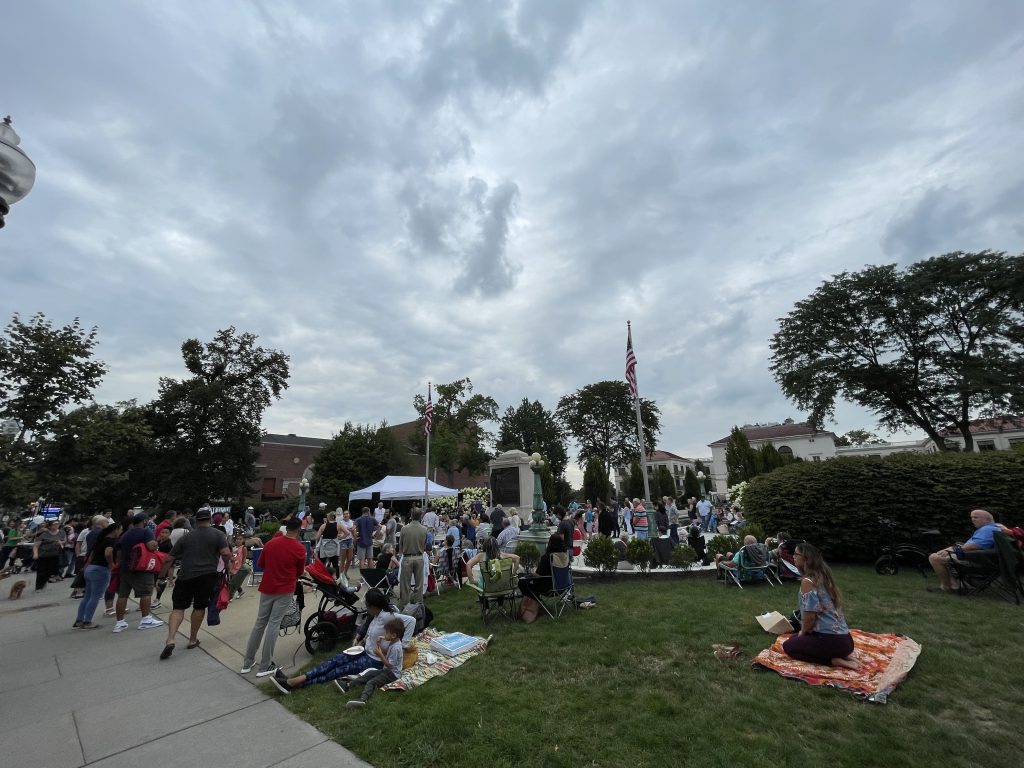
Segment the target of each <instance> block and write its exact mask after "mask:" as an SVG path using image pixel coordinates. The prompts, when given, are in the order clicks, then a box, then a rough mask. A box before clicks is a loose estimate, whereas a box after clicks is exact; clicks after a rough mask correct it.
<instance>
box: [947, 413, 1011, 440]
mask: <svg viewBox="0 0 1024 768" xmlns="http://www.w3.org/2000/svg"><path fill="white" fill-rule="evenodd" d="M969 429H970V430H971V434H972V435H985V434H989V433H993V432H1015V431H1017V430H1020V429H1024V416H994V417H992V418H990V419H975V420H974V421H972V422H970V426H969ZM939 434H940V435H942V436H943V437H957V436H958V435H960V430H959V429H957V428H956V427H954V426H948V427H946V428H945V429H942V430H939Z"/></svg>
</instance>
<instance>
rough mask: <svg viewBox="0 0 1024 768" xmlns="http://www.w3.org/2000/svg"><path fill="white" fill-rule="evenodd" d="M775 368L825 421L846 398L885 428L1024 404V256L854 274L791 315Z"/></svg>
mask: <svg viewBox="0 0 1024 768" xmlns="http://www.w3.org/2000/svg"><path fill="white" fill-rule="evenodd" d="M771 349H772V358H771V367H772V372H773V374H774V375H775V379H776V381H777V382H778V383H779V386H780V387H781V388H782V391H783V392H784V393H785V394H786V396H787V397H789V398H790V399H791V400H793V401H794V402H795V403H796V404H797V405H799V406H800V407H801V408H806V409H809V411H810V419H809V420H810V422H811V423H812V424H814V425H816V426H818V427H820V426H821V425H822V424H823V422H824V420H825V419H826V418H827V417H829V416H831V415H832V414H833V412H834V408H835V401H836V399H837V398H839V397H842V398H844V399H847V400H849V401H851V402H854V403H857V404H858V405H861V406H863V407H865V408H868V409H869V410H871V411H873V412H874V413H875V414H876V415H877V416H878V423H879V425H880V426H881V427H883V428H885V429H887V430H889V431H896V430H899V429H903V428H914V427H916V428H919V429H922V430H924V432H925V433H927V435H928V436H929V437H931V438H932V440H934V441H935V444H936V445H937V446H938V447H939V449H940V450H942V449H944V448H945V447H946V446H945V442H944V440H943V437H942V435H941V434H940V432H941V431H942V430H943V429H944V428H946V427H952V428H953V429H955V430H957V431H959V432H960V434H961V435H962V436H963V439H964V442H965V447H966V449H967V450H971V449H972V448H973V443H974V440H973V437H972V435H971V432H970V428H969V425H970V421H971V420H972V419H973V418H976V417H977V416H979V415H995V414H998V413H1006V412H1008V411H1010V410H1012V409H1015V408H1020V407H1021V406H1022V405H1024V354H1022V353H1024V256H1008V255H1007V254H1005V253H995V252H992V251H982V252H980V253H963V252H956V253H948V254H945V255H943V256H938V257H936V258H932V259H928V260H926V261H921V262H918V263H916V264H913V265H911V266H910V267H908V268H907V269H906V270H900V269H899V268H898V267H897V266H896V265H883V266H869V267H867V268H865V269H864V270H862V271H860V272H844V273H842V274H840V275H836V276H835V277H833V278H832V279H831V280H828V281H826V282H825V283H823V284H822V285H821V286H819V287H818V289H817V290H816V291H814V293H812V294H811V295H810V296H809V297H807V298H806V299H804V300H802V301H799V302H797V304H796V306H795V308H794V309H793V311H792V312H790V313H789V315H787V316H786V317H784V318H782V319H781V320H780V326H779V330H778V331H777V332H776V333H775V335H774V336H773V337H772V341H771Z"/></svg>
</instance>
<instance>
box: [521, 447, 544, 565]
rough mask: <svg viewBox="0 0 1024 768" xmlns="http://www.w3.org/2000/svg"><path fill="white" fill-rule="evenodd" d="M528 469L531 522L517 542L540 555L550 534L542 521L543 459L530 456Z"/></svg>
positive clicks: (537, 456)
mask: <svg viewBox="0 0 1024 768" xmlns="http://www.w3.org/2000/svg"><path fill="white" fill-rule="evenodd" d="M530 469H531V470H533V521H532V523H531V525H530V527H529V529H527V530H525V531H521V532H520V533H519V541H526V542H530V543H531V544H533V545H534V546H535V547H536V548H537V554H540V553H541V552H543V551H544V550H545V549H546V548H547V545H548V538H549V537H550V535H551V532H550V531H549V530H548V523H547V520H545V519H544V491H543V489H542V488H541V483H540V476H541V472H542V471H543V470H544V459H543V458H542V457H541V455H540V454H539V453H536V452H535V453H533V454H532V455H531V456H530Z"/></svg>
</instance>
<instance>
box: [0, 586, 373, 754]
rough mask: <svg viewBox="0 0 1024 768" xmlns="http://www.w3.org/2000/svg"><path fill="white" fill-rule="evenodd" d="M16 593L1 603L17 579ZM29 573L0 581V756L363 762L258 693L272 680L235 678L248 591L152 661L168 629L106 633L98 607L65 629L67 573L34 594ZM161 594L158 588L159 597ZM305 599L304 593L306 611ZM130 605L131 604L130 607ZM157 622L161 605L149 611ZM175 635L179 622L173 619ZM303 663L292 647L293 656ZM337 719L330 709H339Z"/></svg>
mask: <svg viewBox="0 0 1024 768" xmlns="http://www.w3.org/2000/svg"><path fill="white" fill-rule="evenodd" d="M22 577H24V578H25V579H26V581H28V585H27V590H26V591H25V594H24V597H22V599H20V600H17V601H12V600H8V599H7V593H8V590H9V589H10V587H11V585H12V584H13V583H14V582H15V581H17V580H18V579H19V578H22ZM33 578H34V574H27V575H26V574H22V575H21V576H12V577H10V578H7V579H4V580H3V581H0V659H2V660H3V661H2V663H0V754H2V755H3V756H4V761H5V763H7V762H8V761H9V764H10V765H17V766H19V767H20V768H33V767H34V766H39V768H58V767H59V768H75V767H77V766H84V765H88V766H97V767H100V766H102V768H113V767H114V766H137V765H160V766H162V768H174V767H176V766H183V767H184V766H195V765H224V766H232V767H233V766H244V768H270V766H275V767H277V768H301V767H303V766H311V767H312V766H316V768H321V767H322V766H324V765H331V766H341V767H342V768H348V767H350V766H351V767H353V768H355V767H363V768H366V766H367V765H368V764H367V763H365V762H363V761H361V760H359V759H358V758H357V757H355V755H353V754H352V753H351V752H349V751H348V750H346V749H345V748H343V747H341V746H340V745H338V744H337V743H335V742H333V741H331V740H330V739H328V738H327V737H326V736H325V735H324V734H323V733H321V732H320V731H318V730H316V729H315V728H313V727H312V726H311V725H309V724H307V723H306V722H304V721H302V720H300V719H299V718H297V717H296V716H295V715H293V714H292V713H291V712H289V711H288V710H287V709H285V708H284V707H282V706H281V705H280V704H279V703H278V702H277V701H276V700H275V699H274V698H273V697H271V696H268V695H267V694H268V693H269V691H270V690H272V686H270V685H269V683H266V682H265V681H262V680H261V681H260V685H257V684H256V679H255V674H254V673H252V674H249V675H247V676H244V677H243V676H242V675H239V674H238V667H239V666H240V664H241V653H240V651H239V649H240V648H244V645H245V640H246V639H247V638H248V634H249V628H250V627H251V626H252V621H253V618H254V615H255V609H256V604H257V602H258V597H257V594H256V590H255V588H253V589H252V590H251V591H250V590H246V595H245V596H244V597H243V598H241V599H240V600H236V601H234V602H232V603H231V606H230V608H229V609H228V610H227V611H225V612H224V613H223V614H222V618H223V623H222V624H221V626H220V627H219V628H216V627H215V628H213V630H212V631H208V630H205V629H204V631H203V633H202V634H201V635H200V639H201V642H202V645H201V646H200V648H199V649H196V650H191V651H189V650H186V649H185V643H186V640H185V639H184V638H183V637H182V638H179V642H178V643H177V649H176V650H175V652H174V655H173V656H172V657H171V658H170V659H168V660H166V661H160V660H159V659H158V656H159V653H160V650H161V649H162V648H163V645H164V640H165V639H166V636H167V630H166V628H164V627H157V628H154V629H146V630H138V629H136V627H137V626H138V619H139V613H138V611H134V612H132V613H129V614H128V615H127V617H126V618H127V619H128V621H129V629H127V630H125V631H124V632H121V633H119V634H116V635H115V634H113V633H112V632H111V630H112V628H113V624H114V620H113V618H108V617H104V616H103V615H102V613H103V604H102V603H100V607H99V609H98V610H97V616H96V617H95V619H94V620H95V621H96V622H98V623H100V624H101V625H102V627H101V628H100V629H95V630H88V631H81V630H73V629H71V625H72V623H73V622H74V620H75V611H76V610H77V608H78V602H79V601H77V600H70V599H68V595H69V593H70V589H69V587H70V581H64V582H61V583H59V584H50V585H49V586H47V588H46V589H44V590H42V591H41V592H34V591H33V590H32V587H33ZM169 597H170V595H169V594H167V595H165V598H166V599H167V602H168V603H169V602H170V601H169ZM312 598H313V596H312V595H310V596H308V598H307V611H306V615H308V612H309V610H310V608H315V605H314V606H310V605H309V603H310V602H314V601H313V600H312ZM129 607H130V608H133V607H134V604H133V603H131V602H130V603H129ZM154 613H155V614H156V615H157V616H158V617H160V618H162V619H166V616H167V613H168V611H167V609H163V610H157V611H155V612H154ZM182 628H183V629H184V630H185V631H186V632H187V629H188V625H187V623H186V624H185V625H183V627H182ZM300 642H301V635H292V636H290V637H288V638H281V642H279V643H278V646H277V648H278V652H277V653H275V656H276V657H277V658H276V659H275V660H276V661H277V662H279V663H281V664H283V665H284V666H285V667H286V668H287V669H291V668H292V663H291V662H292V658H293V653H294V652H295V650H296V649H297V648H298V645H299V643H300ZM308 660H309V657H308V655H306V652H305V650H304V649H302V650H299V652H298V656H297V658H296V664H297V665H302V664H303V663H305V662H306V661H308ZM339 716H344V715H343V714H342V713H341V707H340V706H339Z"/></svg>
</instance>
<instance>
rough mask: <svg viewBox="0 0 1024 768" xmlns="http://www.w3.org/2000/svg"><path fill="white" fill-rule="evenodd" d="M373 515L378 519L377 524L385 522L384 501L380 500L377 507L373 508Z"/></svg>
mask: <svg viewBox="0 0 1024 768" xmlns="http://www.w3.org/2000/svg"><path fill="white" fill-rule="evenodd" d="M373 516H374V518H375V519H376V520H377V525H383V524H384V502H383V501H378V502H377V508H376V509H375V510H373Z"/></svg>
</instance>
